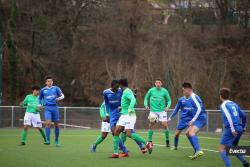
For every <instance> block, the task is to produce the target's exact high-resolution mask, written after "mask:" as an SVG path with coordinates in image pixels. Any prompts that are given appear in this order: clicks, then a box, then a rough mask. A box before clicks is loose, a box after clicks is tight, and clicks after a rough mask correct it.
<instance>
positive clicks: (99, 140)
mask: <svg viewBox="0 0 250 167" xmlns="http://www.w3.org/2000/svg"><path fill="white" fill-rule="evenodd" d="M104 139H105V138H103V137H102V135H99V136H98V137H97V139H96V141H95V144H94V145H95V146H97V145H98V144H100V143H101V142H102V141H103V140H104Z"/></svg>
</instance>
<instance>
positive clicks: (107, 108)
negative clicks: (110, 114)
mask: <svg viewBox="0 0 250 167" xmlns="http://www.w3.org/2000/svg"><path fill="white" fill-rule="evenodd" d="M103 99H104V105H105V109H106V111H109V108H110V107H109V100H108V97H107V95H106V93H105V92H103Z"/></svg>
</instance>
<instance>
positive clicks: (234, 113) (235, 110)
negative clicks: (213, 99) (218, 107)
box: [232, 106, 238, 117]
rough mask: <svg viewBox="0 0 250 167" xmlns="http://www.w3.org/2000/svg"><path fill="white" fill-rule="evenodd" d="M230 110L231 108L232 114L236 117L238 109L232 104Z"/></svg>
mask: <svg viewBox="0 0 250 167" xmlns="http://www.w3.org/2000/svg"><path fill="white" fill-rule="evenodd" d="M232 110H233V115H234V116H235V117H237V116H238V111H237V109H236V107H235V106H233V107H232Z"/></svg>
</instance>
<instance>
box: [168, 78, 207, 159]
mask: <svg viewBox="0 0 250 167" xmlns="http://www.w3.org/2000/svg"><path fill="white" fill-rule="evenodd" d="M182 90H183V95H184V97H182V98H180V99H179V101H178V103H177V105H176V107H175V110H174V112H173V113H172V115H171V116H170V117H169V119H168V121H170V120H171V119H172V118H173V117H174V116H175V115H176V114H177V112H178V111H179V109H181V110H182V116H181V121H180V123H179V125H178V127H177V132H176V134H175V147H177V145H178V140H179V135H180V133H181V130H182V129H185V128H187V127H188V129H187V130H186V136H187V138H188V139H189V141H190V143H191V145H192V147H193V148H194V151H195V153H194V154H193V155H192V156H190V158H191V159H192V160H193V159H196V158H198V157H200V156H202V155H203V154H204V153H203V151H201V149H200V145H199V139H198V136H197V133H198V132H199V130H200V129H201V128H202V127H204V126H205V125H206V123H207V114H206V111H205V108H204V106H203V104H202V101H201V99H200V97H199V96H198V95H196V94H195V93H194V92H193V89H192V85H191V84H190V83H188V82H184V83H183V84H182Z"/></svg>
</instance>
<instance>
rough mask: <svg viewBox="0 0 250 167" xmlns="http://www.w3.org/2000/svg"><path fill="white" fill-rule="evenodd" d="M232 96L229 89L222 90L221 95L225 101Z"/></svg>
mask: <svg viewBox="0 0 250 167" xmlns="http://www.w3.org/2000/svg"><path fill="white" fill-rule="evenodd" d="M230 94H231V90H230V89H229V88H221V89H220V95H221V97H222V98H223V99H229V98H230Z"/></svg>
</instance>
